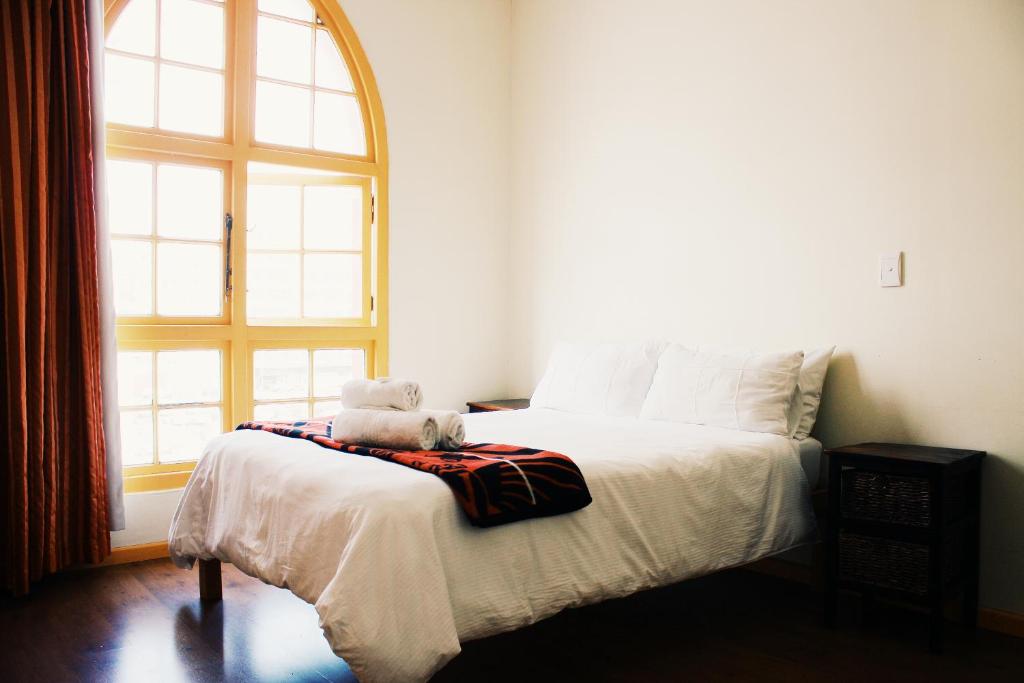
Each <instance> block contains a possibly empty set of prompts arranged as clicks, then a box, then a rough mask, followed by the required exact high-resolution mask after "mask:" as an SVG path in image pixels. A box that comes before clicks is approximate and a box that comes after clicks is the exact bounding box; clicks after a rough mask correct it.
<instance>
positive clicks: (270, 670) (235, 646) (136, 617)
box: [0, 560, 1024, 683]
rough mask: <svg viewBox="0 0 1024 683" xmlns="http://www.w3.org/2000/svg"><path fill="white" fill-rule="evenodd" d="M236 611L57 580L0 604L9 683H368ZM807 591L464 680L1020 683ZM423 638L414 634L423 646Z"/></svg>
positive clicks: (495, 667) (303, 609)
mask: <svg viewBox="0 0 1024 683" xmlns="http://www.w3.org/2000/svg"><path fill="white" fill-rule="evenodd" d="M224 597H225V600H224V602H223V603H219V604H215V605H214V606H212V607H204V606H202V605H200V603H199V600H198V596H197V589H196V574H195V572H185V571H182V570H179V569H176V568H175V567H173V566H172V565H171V564H170V562H168V561H165V560H156V561H152V562H145V563H140V564H135V565H124V566H120V567H111V568H107V569H98V570H91V571H84V572H79V573H75V574H69V575H65V576H60V577H55V578H51V579H49V580H47V581H45V582H43V583H42V584H41V585H39V586H38V587H37V588H36V590H35V592H34V593H33V594H32V595H31V596H29V597H28V598H23V599H19V600H11V599H9V598H7V599H4V600H3V601H2V602H0V680H2V681H19V682H20V681H48V682H52V681H75V680H83V681H133V682H134V681H145V682H148V681H162V680H167V681H218V680H229V681H280V680H289V681H348V682H352V681H355V678H354V676H352V673H351V671H349V669H348V667H347V666H346V665H345V663H344V662H343V661H342V660H340V659H338V658H337V657H335V656H334V655H333V654H332V653H331V650H330V648H329V647H328V646H327V642H326V641H325V640H324V638H323V635H322V634H321V632H320V629H319V628H318V626H317V617H316V613H315V612H314V611H313V608H312V607H311V606H309V605H307V604H305V603H303V602H302V601H300V600H299V599H298V598H296V597H294V596H292V595H291V594H290V593H288V592H287V591H284V590H280V589H277V588H273V587H270V586H266V585H264V584H262V583H260V582H259V581H256V580H254V579H251V578H249V577H247V576H244V575H243V574H241V573H240V572H238V571H237V570H235V569H234V568H233V567H229V566H225V568H224ZM818 604H819V600H818V598H817V596H816V595H815V594H814V593H812V592H811V591H810V590H809V589H807V588H805V587H803V586H801V585H799V584H794V583H789V582H786V581H782V580H779V579H773V578H770V577H767V576H761V575H757V574H753V573H750V572H745V571H732V572H725V573H721V574H716V575H714V576H709V577H704V578H702V579H697V580H693V581H689V582H686V583H683V584H680V585H678V586H673V587H670V588H667V589H661V590H656V591H650V592H647V593H643V594H640V595H636V596H633V597H631V598H627V599H624V600H615V601H612V602H608V603H604V604H601V605H594V606H591V607H586V608H583V609H576V610H569V611H567V612H564V613H562V614H560V615H558V616H556V617H554V618H552V619H549V620H547V621H544V622H541V623H540V624H536V625H534V626H532V627H530V628H527V629H523V630H521V631H517V632H514V633H510V634H505V635H502V636H496V637H494V638H488V639H486V640H482V641H476V642H471V643H467V644H465V646H464V649H463V653H462V654H461V655H460V656H459V657H457V658H456V659H455V660H454V661H453V662H451V663H450V664H449V665H448V666H447V667H446V668H445V669H444V670H443V671H442V672H441V673H439V674H438V675H437V676H436V677H435V679H434V680H435V681H438V682H439V683H449V682H455V681H474V682H476V681H480V682H487V683H490V682H491V681H496V682H500V681H515V682H517V683H522V682H525V681H531V682H533V681H616V682H621V681H652V682H661V681H830V682H834V681H872V682H876V681H917V680H921V681H1015V683H1020V681H1022V680H1024V641H1022V640H1019V639H1015V638H1010V637H1007V636H1000V635H997V634H994V633H989V632H986V631H980V632H979V634H978V636H977V638H976V639H972V638H970V637H969V636H968V635H967V634H965V633H961V632H959V631H958V630H957V629H955V628H954V629H953V630H952V633H951V635H950V638H949V648H948V652H947V653H946V654H945V655H942V656H936V655H930V654H928V652H927V650H926V647H925V642H926V641H925V638H926V630H927V629H926V624H925V620H924V617H923V616H921V615H918V614H914V613H910V612H906V611H904V610H901V609H896V608H893V607H888V606H885V605H882V606H879V607H878V608H877V610H876V611H875V612H874V614H873V618H872V619H871V620H870V622H871V623H869V624H861V623H860V620H859V618H858V617H857V612H858V609H857V604H856V602H855V601H853V600H852V596H851V602H850V604H848V605H847V606H846V608H845V609H844V615H843V620H842V624H841V627H840V628H839V629H838V630H836V631H829V630H826V629H824V628H822V627H821V626H820V625H819V624H820V612H819V608H818ZM409 635H410V638H414V637H415V634H409Z"/></svg>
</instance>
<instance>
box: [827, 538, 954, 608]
mask: <svg viewBox="0 0 1024 683" xmlns="http://www.w3.org/2000/svg"><path fill="white" fill-rule="evenodd" d="M928 560H929V550H928V546H926V545H923V544H920V543H908V542H906V541H896V540H893V539H889V538H876V537H873V536H863V535H861V534H853V533H849V532H845V531H844V532H841V533H840V534H839V577H840V578H841V579H843V580H844V581H857V582H859V583H865V584H870V585H873V586H880V587H882V588H891V589H893V590H901V591H907V592H910V593H915V594H917V595H924V594H925V593H927V592H928ZM962 570H963V534H962V533H954V534H950V535H949V537H948V538H947V539H946V541H945V542H944V543H943V545H942V581H943V582H947V581H949V580H951V579H953V578H956V577H958V576H960V573H961V571H962Z"/></svg>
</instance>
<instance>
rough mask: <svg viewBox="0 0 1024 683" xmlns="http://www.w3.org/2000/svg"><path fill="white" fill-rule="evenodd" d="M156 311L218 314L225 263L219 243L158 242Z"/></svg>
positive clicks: (162, 312)
mask: <svg viewBox="0 0 1024 683" xmlns="http://www.w3.org/2000/svg"><path fill="white" fill-rule="evenodd" d="M156 259H157V264H156V272H157V284H156V295H157V297H156V298H157V304H156V310H157V313H159V314H160V315H195V316H213V315H220V311H221V302H222V300H223V290H222V287H223V286H224V282H223V279H222V278H223V277H224V263H223V261H222V255H221V249H220V247H219V246H215V245H212V244H211V245H206V244H170V243H163V244H159V245H158V246H157V248H156Z"/></svg>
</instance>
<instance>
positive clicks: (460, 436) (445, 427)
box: [420, 409, 466, 451]
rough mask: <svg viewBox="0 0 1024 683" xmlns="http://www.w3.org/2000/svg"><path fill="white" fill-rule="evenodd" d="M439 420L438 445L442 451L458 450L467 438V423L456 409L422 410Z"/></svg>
mask: <svg viewBox="0 0 1024 683" xmlns="http://www.w3.org/2000/svg"><path fill="white" fill-rule="evenodd" d="M420 412H421V413H426V414H427V415H430V416H432V417H433V418H434V419H435V420H437V437H438V438H437V447H438V448H439V449H441V450H442V451H454V450H458V448H459V447H461V446H462V442H463V441H465V440H466V424H465V423H464V422H463V421H462V416H461V415H459V414H458V413H457V412H455V411H454V410H426V409H424V410H421V411H420Z"/></svg>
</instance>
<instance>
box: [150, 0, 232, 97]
mask: <svg viewBox="0 0 1024 683" xmlns="http://www.w3.org/2000/svg"><path fill="white" fill-rule="evenodd" d="M160 56H161V57H163V58H164V59H173V60H174V61H177V62H187V63H188V64H198V65H200V66H208V67H211V68H214V69H220V68H222V67H223V66H224V8H223V7H217V6H216V5H207V4H204V3H201V2H193V1H192V0H163V1H162V2H161V3H160ZM161 78H162V76H161Z"/></svg>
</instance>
